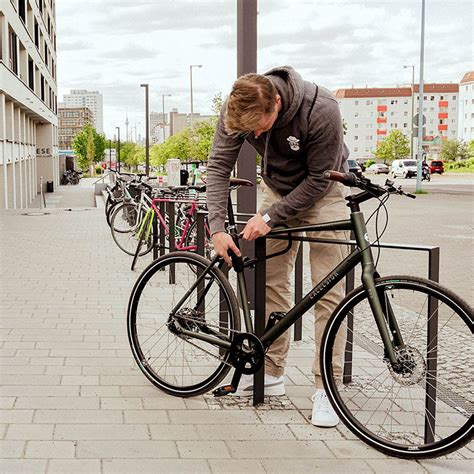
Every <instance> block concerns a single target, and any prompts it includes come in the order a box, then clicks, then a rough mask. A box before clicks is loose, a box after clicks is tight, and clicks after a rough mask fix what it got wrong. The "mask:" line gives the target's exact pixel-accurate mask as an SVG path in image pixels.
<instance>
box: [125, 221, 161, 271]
mask: <svg viewBox="0 0 474 474" xmlns="http://www.w3.org/2000/svg"><path fill="white" fill-rule="evenodd" d="M154 218H155V214H154V213H153V214H151V219H152V220H153V219H154ZM145 219H147V218H146V215H145ZM149 219H150V218H148V219H147V222H145V223H144V225H143V227H141V226H140V228H141V232H140V230H138V232H140V236H139V238H138V244H137V248H136V250H135V253H134V255H133V260H132V265H131V266H130V270H131V271H132V272H133V270H135V264H136V263H137V260H138V257H141V256H143V255H146V254H147V253H148V252H150V251H151V249H152V248H153V232H150V233H148V221H149ZM152 222H153V221H152ZM147 234H148V235H147ZM145 241H146V248H145V250H144V251H142V250H141V249H142V247H143V244H144V243H145Z"/></svg>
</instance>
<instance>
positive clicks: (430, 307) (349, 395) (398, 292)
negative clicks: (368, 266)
mask: <svg viewBox="0 0 474 474" xmlns="http://www.w3.org/2000/svg"><path fill="white" fill-rule="evenodd" d="M376 288H377V293H378V294H379V297H380V296H381V295H383V297H382V299H381V302H382V301H383V304H384V305H385V304H387V302H389V308H390V309H389V310H392V311H393V313H394V314H395V316H396V320H397V324H398V326H399V327H400V332H401V333H402V337H403V339H404V341H403V342H404V345H403V346H401V347H400V348H399V352H398V360H399V362H400V368H399V369H394V368H393V367H392V366H391V364H390V362H388V360H387V359H385V360H384V356H385V355H384V348H383V344H382V341H381V338H380V335H379V332H378V329H377V327H376V324H374V321H373V319H372V318H373V316H372V318H371V317H370V316H371V315H372V311H371V309H370V305H369V303H368V300H367V293H366V291H365V289H364V288H363V287H362V286H360V287H358V288H356V289H355V290H353V291H352V292H351V293H349V294H348V295H347V296H346V297H345V298H344V300H343V301H342V302H341V303H340V304H339V306H338V307H337V308H336V310H335V311H334V313H333V315H332V316H331V318H330V320H329V321H328V324H327V326H326V330H325V332H324V335H323V338H322V342H321V354H320V364H321V369H322V379H323V383H324V386H325V389H326V393H327V395H328V398H329V400H330V402H331V404H332V405H333V407H334V409H335V410H336V412H337V414H338V415H339V417H340V418H341V420H342V421H343V422H344V424H345V425H346V426H347V427H348V428H349V429H350V430H351V431H352V432H353V433H354V434H355V435H356V436H358V437H359V438H360V439H361V440H362V441H364V442H366V443H367V444H369V445H370V446H372V447H374V448H375V449H377V450H379V451H381V452H383V453H385V454H389V455H391V456H396V457H401V458H406V459H422V458H432V457H438V456H442V455H446V454H449V453H451V452H453V451H456V450H457V449H459V448H461V447H462V446H464V445H465V444H466V443H468V442H469V441H470V440H471V439H472V436H473V407H474V390H473V383H474V382H473V377H472V369H471V366H472V356H473V348H474V345H473V344H472V337H473V311H472V308H471V307H470V306H469V305H468V304H467V303H465V302H464V301H463V300H462V299H461V298H459V297H458V296H456V295H455V294H454V293H452V292H451V291H450V290H448V289H446V288H444V287H442V286H441V285H439V284H437V283H435V282H433V281H430V280H426V279H423V278H415V277H410V276H390V277H385V278H379V279H377V280H376ZM434 303H436V304H434ZM425 312H426V314H424V313H425ZM428 313H429V314H428ZM351 315H352V323H350V317H351ZM429 322H431V323H432V324H433V327H434V325H435V324H436V330H435V331H436V334H437V336H436V338H435V337H434V332H428V331H429V329H428V323H429ZM420 323H421V324H420ZM351 324H352V325H351ZM339 330H341V332H340V333H339V334H340V335H341V337H346V336H347V341H346V345H345V351H344V353H345V354H346V355H349V354H350V358H351V359H350V364H349V367H350V370H349V371H348V370H347V368H348V365H347V364H346V365H345V369H346V373H345V374H344V378H343V382H342V383H341V378H340V376H336V375H335V370H334V369H335V368H336V369H337V368H338V367H340V365H338V362H337V358H333V352H334V345H335V341H336V337H337V336H338V331H339ZM429 347H430V348H429ZM420 348H421V350H420ZM430 361H431V362H430ZM340 363H341V361H340V360H339V364H340ZM430 363H434V364H436V367H435V368H434V367H433V366H431V368H430V366H429V364H430ZM359 365H360V367H359ZM430 370H431V372H430ZM336 371H337V370H336ZM469 373H471V376H469ZM427 389H430V391H429V392H428V391H427ZM395 391H396V394H395ZM428 400H429V401H431V402H434V404H435V407H436V408H435V410H434V411H431V412H430V411H429V410H428V409H427V405H426V402H427V401H428ZM371 407H372V408H371ZM369 410H374V411H373V413H372V412H370V411H369ZM430 413H431V414H432V415H430ZM402 430H403V432H402ZM427 436H428V438H427ZM430 436H431V438H430Z"/></svg>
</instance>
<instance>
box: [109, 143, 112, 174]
mask: <svg viewBox="0 0 474 474" xmlns="http://www.w3.org/2000/svg"><path fill="white" fill-rule="evenodd" d="M111 169H112V140H109V170H111Z"/></svg>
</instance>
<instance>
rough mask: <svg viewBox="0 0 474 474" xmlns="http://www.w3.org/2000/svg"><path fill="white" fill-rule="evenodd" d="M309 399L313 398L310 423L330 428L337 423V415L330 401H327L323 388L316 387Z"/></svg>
mask: <svg viewBox="0 0 474 474" xmlns="http://www.w3.org/2000/svg"><path fill="white" fill-rule="evenodd" d="M311 400H313V413H312V415H311V423H312V424H313V425H314V426H323V427H326V428H331V427H333V426H336V425H337V424H338V423H339V417H338V416H337V415H336V412H335V411H334V409H333V408H332V406H331V403H329V399H328V397H327V395H326V392H325V391H324V389H322V388H320V389H317V390H316V392H315V394H314V395H313V396H312V397H311Z"/></svg>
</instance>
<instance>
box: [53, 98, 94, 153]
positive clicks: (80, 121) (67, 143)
mask: <svg viewBox="0 0 474 474" xmlns="http://www.w3.org/2000/svg"><path fill="white" fill-rule="evenodd" d="M58 120H59V126H58V141H59V148H60V149H61V150H71V149H72V141H73V140H74V137H75V136H76V135H77V134H78V133H79V132H80V131H81V130H82V129H83V128H84V125H86V124H88V123H90V124H92V123H93V117H92V112H91V111H90V110H89V109H88V108H87V107H61V106H59V107H58Z"/></svg>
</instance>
